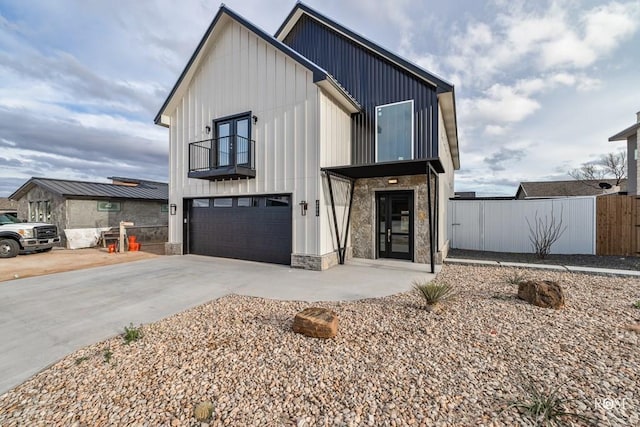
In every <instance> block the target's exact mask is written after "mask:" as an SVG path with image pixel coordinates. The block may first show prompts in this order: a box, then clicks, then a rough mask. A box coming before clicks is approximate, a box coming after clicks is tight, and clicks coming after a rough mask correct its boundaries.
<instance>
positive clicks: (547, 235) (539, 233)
mask: <svg viewBox="0 0 640 427" xmlns="http://www.w3.org/2000/svg"><path fill="white" fill-rule="evenodd" d="M563 211H564V209H561V210H560V220H559V221H558V220H556V216H555V215H554V214H553V206H552V207H551V218H549V217H547V216H546V215H545V216H544V218H538V211H537V210H536V213H535V215H534V217H533V225H531V223H530V222H529V218H526V217H525V219H526V220H527V225H529V241H531V246H533V250H534V252H535V254H536V255H538V258H540V259H545V258H546V256H547V255H549V253H550V252H551V246H552V245H553V244H554V243H555V242H557V241H558V239H560V237H562V234H563V233H564V232H565V230H566V229H567V226H566V225H565V226H564V227H563V226H562V214H563Z"/></svg>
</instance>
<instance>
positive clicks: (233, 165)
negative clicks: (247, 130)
mask: <svg viewBox="0 0 640 427" xmlns="http://www.w3.org/2000/svg"><path fill="white" fill-rule="evenodd" d="M255 176H256V171H255V141H253V140H250V139H248V138H245V137H243V136H240V135H230V136H222V137H219V138H213V139H206V140H204V141H198V142H192V143H190V144H189V178H203V179H210V180H217V179H238V178H253V177H255Z"/></svg>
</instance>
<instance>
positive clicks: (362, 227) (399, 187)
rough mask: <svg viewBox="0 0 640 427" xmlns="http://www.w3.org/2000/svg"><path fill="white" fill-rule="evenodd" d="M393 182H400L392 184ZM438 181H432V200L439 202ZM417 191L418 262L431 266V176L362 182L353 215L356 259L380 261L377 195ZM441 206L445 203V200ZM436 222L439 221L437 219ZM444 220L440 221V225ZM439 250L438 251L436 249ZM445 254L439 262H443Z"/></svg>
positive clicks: (377, 179) (439, 255)
mask: <svg viewBox="0 0 640 427" xmlns="http://www.w3.org/2000/svg"><path fill="white" fill-rule="evenodd" d="M389 178H395V179H397V180H398V183H397V184H389V183H388V180H389ZM435 188H436V187H435V178H432V187H431V189H432V191H433V193H432V200H435ZM407 190H413V205H414V208H413V214H414V217H413V225H414V230H413V231H414V240H413V246H414V261H415V262H419V263H425V264H427V263H429V262H430V257H429V215H428V212H427V175H426V174H425V175H411V176H385V177H379V178H367V179H358V180H357V181H356V187H355V191H354V193H353V205H352V208H351V209H352V211H351V245H352V248H353V256H354V257H355V258H366V259H375V258H376V255H377V254H376V240H375V239H376V237H377V236H376V224H375V221H376V192H378V191H407ZM440 203H443V201H442V200H441V201H440ZM434 220H435V218H434ZM442 220H443V219H442V218H440V221H442ZM436 250H437V249H436ZM441 260H442V256H441V254H438V255H437V256H436V262H438V263H440V262H442V261H441Z"/></svg>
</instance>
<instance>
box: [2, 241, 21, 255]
mask: <svg viewBox="0 0 640 427" xmlns="http://www.w3.org/2000/svg"><path fill="white" fill-rule="evenodd" d="M18 252H20V245H19V244H18V242H16V241H15V240H13V239H2V240H0V258H13V257H14V256H17V255H18Z"/></svg>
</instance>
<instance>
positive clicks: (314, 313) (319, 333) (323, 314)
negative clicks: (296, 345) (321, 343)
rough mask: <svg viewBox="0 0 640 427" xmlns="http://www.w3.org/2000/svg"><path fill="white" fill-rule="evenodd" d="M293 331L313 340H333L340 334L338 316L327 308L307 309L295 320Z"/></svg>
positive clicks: (297, 315)
mask: <svg viewBox="0 0 640 427" xmlns="http://www.w3.org/2000/svg"><path fill="white" fill-rule="evenodd" d="M293 331H294V332H297V333H299V334H303V335H306V336H308V337H313V338H333V337H335V336H336V333H337V332H338V316H337V315H336V313H334V312H333V311H331V310H327V309H326V308H320V307H309V308H305V309H304V310H302V311H301V312H300V313H298V314H296V317H295V318H294V319H293Z"/></svg>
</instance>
